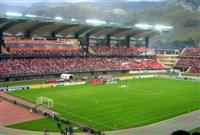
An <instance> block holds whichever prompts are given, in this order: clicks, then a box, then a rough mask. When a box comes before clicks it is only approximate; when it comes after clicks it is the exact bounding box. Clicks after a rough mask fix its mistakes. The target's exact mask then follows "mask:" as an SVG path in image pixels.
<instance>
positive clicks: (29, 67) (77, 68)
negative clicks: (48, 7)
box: [0, 58, 164, 76]
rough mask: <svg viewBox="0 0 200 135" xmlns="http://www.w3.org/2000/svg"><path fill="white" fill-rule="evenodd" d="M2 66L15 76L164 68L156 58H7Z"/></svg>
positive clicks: (2, 62)
mask: <svg viewBox="0 0 200 135" xmlns="http://www.w3.org/2000/svg"><path fill="white" fill-rule="evenodd" d="M0 66H1V67H2V69H3V70H5V71H8V73H9V74H10V75H13V76H22V75H39V74H51V73H65V72H92V71H110V70H131V69H162V68H164V67H163V65H162V64H161V63H159V62H158V61H157V60H156V59H146V60H145V59H134V58H50V59H14V60H11V59H8V60H6V59H5V60H2V61H0Z"/></svg>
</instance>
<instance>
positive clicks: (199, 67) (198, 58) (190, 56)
mask: <svg viewBox="0 0 200 135" xmlns="http://www.w3.org/2000/svg"><path fill="white" fill-rule="evenodd" d="M176 65H177V66H179V67H186V68H188V71H187V72H188V73H193V74H200V48H186V49H184V50H183V52H182V54H181V58H180V59H179V60H178V62H177V64H176Z"/></svg>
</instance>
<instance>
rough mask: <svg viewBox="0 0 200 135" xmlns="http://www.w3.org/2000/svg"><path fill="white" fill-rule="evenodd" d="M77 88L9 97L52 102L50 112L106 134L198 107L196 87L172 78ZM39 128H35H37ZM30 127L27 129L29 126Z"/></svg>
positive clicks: (199, 91) (199, 87) (199, 99)
mask: <svg viewBox="0 0 200 135" xmlns="http://www.w3.org/2000/svg"><path fill="white" fill-rule="evenodd" d="M124 84H126V81H121V82H119V83H118V84H112V85H101V86H93V85H81V86H67V87H66V86H65V87H51V88H42V89H32V90H28V91H13V92H9V94H11V95H13V96H16V97H19V98H22V99H25V100H27V101H30V102H33V103H35V100H36V97H39V96H45V97H48V98H51V99H53V100H54V108H53V110H54V111H57V112H59V113H60V115H61V116H62V117H65V118H68V119H70V120H72V121H76V122H79V123H82V124H86V125H88V126H90V127H93V128H95V129H99V130H103V131H108V130H117V129H127V128H133V127H140V126H144V125H148V124H152V123H155V122H159V121H162V120H166V119H169V118H172V117H175V116H178V115H181V114H184V113H188V112H191V111H194V110H197V109H199V108H200V104H199V103H200V85H199V83H195V82H189V81H179V80H172V79H159V78H154V79H134V80H128V81H127V84H128V86H129V87H128V88H127V89H123V88H119V86H121V85H124ZM37 126H39V125H37ZM30 128H31V126H30Z"/></svg>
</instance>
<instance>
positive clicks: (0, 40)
mask: <svg viewBox="0 0 200 135" xmlns="http://www.w3.org/2000/svg"><path fill="white" fill-rule="evenodd" d="M3 45H4V40H3V35H2V33H0V54H1V53H2V46H3Z"/></svg>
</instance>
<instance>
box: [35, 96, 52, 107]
mask: <svg viewBox="0 0 200 135" xmlns="http://www.w3.org/2000/svg"><path fill="white" fill-rule="evenodd" d="M36 105H38V106H45V107H47V108H53V99H50V98H47V97H43V96H41V97H37V98H36Z"/></svg>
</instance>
